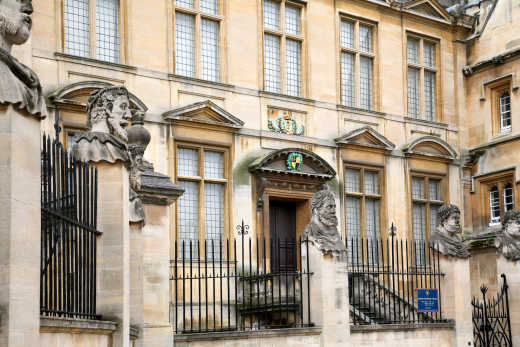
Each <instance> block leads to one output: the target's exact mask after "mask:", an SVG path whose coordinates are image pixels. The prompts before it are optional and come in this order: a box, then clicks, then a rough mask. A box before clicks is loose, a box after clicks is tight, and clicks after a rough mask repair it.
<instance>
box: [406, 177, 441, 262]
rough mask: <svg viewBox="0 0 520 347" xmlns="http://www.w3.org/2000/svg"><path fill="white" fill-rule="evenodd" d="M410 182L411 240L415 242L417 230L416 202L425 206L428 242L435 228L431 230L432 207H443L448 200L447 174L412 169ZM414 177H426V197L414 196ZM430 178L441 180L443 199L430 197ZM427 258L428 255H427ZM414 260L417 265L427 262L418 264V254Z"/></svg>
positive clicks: (425, 239) (426, 239)
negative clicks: (415, 220) (415, 228)
mask: <svg viewBox="0 0 520 347" xmlns="http://www.w3.org/2000/svg"><path fill="white" fill-rule="evenodd" d="M409 177H410V184H409V189H410V190H409V194H410V202H411V205H410V207H411V208H410V217H411V218H410V226H411V227H410V234H411V235H410V236H411V240H414V242H415V230H414V220H413V218H414V216H413V209H414V206H415V205H416V204H420V205H423V206H424V207H425V212H424V213H425V235H424V241H425V243H426V244H427V243H428V240H429V239H430V236H431V233H432V231H433V230H431V212H430V211H431V207H432V206H437V207H441V206H442V205H443V204H445V203H446V202H447V201H448V200H447V198H448V189H447V186H446V185H447V181H448V180H447V177H446V175H445V174H440V173H430V172H420V171H413V170H412V171H411V172H410V176H409ZM414 178H420V179H424V186H423V189H424V198H420V199H418V198H414V196H413V179H414ZM430 180H435V181H439V189H440V191H439V192H440V194H441V200H432V199H430ZM426 258H427V256H426ZM413 261H414V262H415V265H416V266H425V264H426V259H425V264H417V256H416V255H414V258H413Z"/></svg>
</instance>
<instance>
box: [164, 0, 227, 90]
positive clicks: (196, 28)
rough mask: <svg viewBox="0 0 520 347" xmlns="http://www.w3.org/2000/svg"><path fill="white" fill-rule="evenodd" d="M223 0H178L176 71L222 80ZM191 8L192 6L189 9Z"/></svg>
mask: <svg viewBox="0 0 520 347" xmlns="http://www.w3.org/2000/svg"><path fill="white" fill-rule="evenodd" d="M220 3H221V1H219V0H199V1H195V0H175V23H174V26H175V36H174V37H175V73H176V74H177V75H180V76H186V77H194V78H200V79H203V80H207V81H212V82H219V81H220V80H221V66H220V64H221V57H220V55H221V54H222V52H221V49H220V47H221V44H220V36H221V32H220V30H221V27H222V25H221V22H222V17H221V16H219V14H220V13H221V11H220V10H219V5H220ZM186 9H189V10H186Z"/></svg>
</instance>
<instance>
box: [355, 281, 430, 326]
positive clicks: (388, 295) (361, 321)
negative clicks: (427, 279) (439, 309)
mask: <svg viewBox="0 0 520 347" xmlns="http://www.w3.org/2000/svg"><path fill="white" fill-rule="evenodd" d="M409 292H411V290H410V291H409ZM405 293H406V291H405ZM407 296H408V295H403V294H402V293H399V292H397V291H395V290H394V289H392V288H390V287H389V286H387V285H385V283H384V282H383V281H381V280H380V278H379V276H378V275H374V274H369V273H349V300H350V318H351V323H353V324H355V325H374V324H403V323H404V324H408V323H429V322H433V320H434V319H433V318H432V317H431V316H430V315H429V314H427V313H419V312H418V309H417V306H416V304H415V302H414V301H413V299H412V298H413V296H412V295H411V294H410V298H411V299H410V300H409V299H408V298H407Z"/></svg>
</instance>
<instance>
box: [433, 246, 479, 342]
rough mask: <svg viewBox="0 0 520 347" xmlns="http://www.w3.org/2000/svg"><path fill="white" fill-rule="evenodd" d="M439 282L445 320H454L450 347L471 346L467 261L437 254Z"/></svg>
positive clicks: (468, 267)
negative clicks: (441, 273)
mask: <svg viewBox="0 0 520 347" xmlns="http://www.w3.org/2000/svg"><path fill="white" fill-rule="evenodd" d="M439 265H440V271H442V272H443V273H445V276H444V277H443V279H442V280H441V281H442V282H441V303H440V305H441V308H442V315H443V318H445V319H453V320H455V341H453V344H452V346H457V347H466V346H469V345H472V344H473V321H472V317H471V311H472V310H471V288H470V285H469V284H470V264H469V259H468V258H466V259H461V258H454V257H447V256H444V255H443V254H439Z"/></svg>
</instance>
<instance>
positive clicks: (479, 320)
mask: <svg viewBox="0 0 520 347" xmlns="http://www.w3.org/2000/svg"><path fill="white" fill-rule="evenodd" d="M501 277H502V279H503V280H504V283H503V285H502V288H501V290H500V291H499V292H498V293H497V295H496V296H495V297H493V298H492V299H491V300H487V299H486V293H487V290H488V288H487V287H486V286H482V287H480V291H481V293H482V301H480V300H478V299H476V298H473V300H472V301H471V305H472V306H473V314H472V316H473V340H474V345H475V347H512V346H513V342H512V339H511V321H510V318H509V297H508V290H509V286H508V285H507V279H506V275H505V274H502V275H501Z"/></svg>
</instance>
